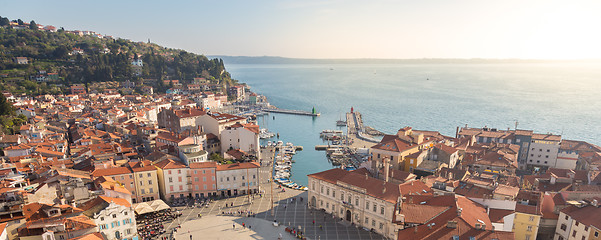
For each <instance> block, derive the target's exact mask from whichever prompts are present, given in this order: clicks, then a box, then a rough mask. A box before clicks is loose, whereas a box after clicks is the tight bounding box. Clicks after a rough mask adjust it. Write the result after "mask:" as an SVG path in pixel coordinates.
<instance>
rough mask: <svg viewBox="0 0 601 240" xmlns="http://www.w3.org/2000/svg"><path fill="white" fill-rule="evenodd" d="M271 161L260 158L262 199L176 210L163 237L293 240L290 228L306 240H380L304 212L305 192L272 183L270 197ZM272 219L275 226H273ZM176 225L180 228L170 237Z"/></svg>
mask: <svg viewBox="0 0 601 240" xmlns="http://www.w3.org/2000/svg"><path fill="white" fill-rule="evenodd" d="M266 155H267V154H263V155H262V156H266ZM272 159H273V158H272V157H267V158H265V159H263V162H264V164H263V166H262V167H261V169H260V174H261V176H260V181H261V189H262V191H264V194H262V197H260V196H259V195H258V194H257V195H253V196H252V197H250V198H249V196H248V195H242V196H237V197H232V198H227V199H221V200H216V201H213V202H212V203H210V204H209V205H208V206H205V207H202V208H198V207H178V208H177V210H179V211H180V212H181V213H182V214H183V215H182V216H181V217H179V218H178V219H176V220H174V221H173V222H169V223H166V224H165V227H166V230H167V233H166V234H165V235H163V236H165V237H175V238H176V240H188V239H190V235H192V238H193V240H199V239H277V238H278V237H279V233H282V236H283V237H284V239H293V236H292V235H291V234H289V233H286V232H285V231H284V229H285V227H293V228H295V229H300V230H301V231H302V232H303V233H304V236H305V237H306V238H307V239H384V238H383V237H382V236H381V235H378V234H375V233H371V232H369V231H366V230H364V229H359V228H356V227H354V226H352V225H350V224H348V222H345V221H342V220H340V219H338V218H337V219H334V218H332V216H331V215H329V214H325V213H324V212H322V211H315V210H310V209H308V207H307V192H305V191H298V190H292V189H288V188H286V191H285V192H282V189H281V188H277V184H273V186H274V189H273V194H271V193H270V186H271V184H270V183H268V181H267V180H268V179H269V174H270V173H271V164H270V162H271V161H272ZM267 162H269V163H267ZM272 196H273V210H271V209H272V208H271V205H272V204H271V197H272ZM301 198H303V201H301ZM226 204H227V207H226ZM251 212H252V213H254V217H253V216H250V217H246V214H245V213H251ZM238 213H243V214H242V215H239V214H238ZM199 214H201V215H200V217H199ZM274 220H275V221H276V222H277V223H278V224H279V225H280V226H279V227H274V226H273V222H274ZM242 223H245V225H251V229H248V228H242V225H241V224H242ZM233 224H236V229H234V228H233ZM177 226H181V228H179V229H178V230H177V232H175V233H173V234H171V233H172V232H173V229H174V228H176V227H177ZM320 226H321V228H320ZM188 232H189V233H188Z"/></svg>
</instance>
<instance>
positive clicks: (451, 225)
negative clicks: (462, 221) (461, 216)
mask: <svg viewBox="0 0 601 240" xmlns="http://www.w3.org/2000/svg"><path fill="white" fill-rule="evenodd" d="M447 228H453V229H455V228H457V221H448V222H447Z"/></svg>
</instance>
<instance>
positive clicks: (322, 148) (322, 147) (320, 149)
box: [315, 145, 343, 151]
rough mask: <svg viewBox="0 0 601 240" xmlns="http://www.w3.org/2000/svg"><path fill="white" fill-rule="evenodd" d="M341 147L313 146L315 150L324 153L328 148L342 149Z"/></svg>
mask: <svg viewBox="0 0 601 240" xmlns="http://www.w3.org/2000/svg"><path fill="white" fill-rule="evenodd" d="M342 147H343V146H342V145H315V150H317V151H325V150H326V149H328V148H342Z"/></svg>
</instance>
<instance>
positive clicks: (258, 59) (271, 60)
mask: <svg viewBox="0 0 601 240" xmlns="http://www.w3.org/2000/svg"><path fill="white" fill-rule="evenodd" d="M207 57H209V58H220V59H223V61H224V63H225V64H464V63H467V64H500V63H601V59H583V60H545V59H486V58H469V59H468V58H420V59H377V58H356V59H316V58H286V57H276V56H225V55H208V56H207Z"/></svg>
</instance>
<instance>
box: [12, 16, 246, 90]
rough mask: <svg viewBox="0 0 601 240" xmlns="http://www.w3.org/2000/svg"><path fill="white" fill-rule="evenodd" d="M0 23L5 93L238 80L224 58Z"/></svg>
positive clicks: (78, 32) (98, 35)
mask: <svg viewBox="0 0 601 240" xmlns="http://www.w3.org/2000/svg"><path fill="white" fill-rule="evenodd" d="M4 19H5V18H4ZM0 23H2V24H0V25H3V26H1V27H0V79H1V81H2V83H3V84H2V85H1V86H0V90H9V91H11V92H13V93H27V94H42V93H60V92H65V90H66V87H67V86H69V85H70V84H74V83H84V84H90V83H95V82H110V81H117V82H124V81H128V80H129V81H131V82H134V83H137V84H136V85H137V86H140V85H142V83H143V82H144V83H146V84H151V85H154V87H155V88H156V90H157V91H159V92H164V91H165V90H166V88H168V87H169V86H164V85H163V81H161V80H169V79H173V80H180V81H181V82H183V83H186V82H190V81H192V79H194V78H200V77H202V78H205V79H207V80H208V81H211V82H213V83H220V84H230V83H232V81H235V80H232V79H231V76H230V74H229V73H228V72H227V71H226V70H225V67H224V64H223V61H222V60H221V59H209V58H207V57H205V56H203V55H197V54H193V53H189V52H186V51H184V50H178V49H170V48H165V47H162V46H159V45H157V44H154V43H144V42H133V41H130V40H125V39H119V38H117V39H115V38H112V37H107V36H102V35H100V34H96V33H93V32H88V31H65V30H63V29H58V30H53V29H47V28H46V27H44V28H42V27H43V26H41V25H37V24H35V22H33V21H32V22H31V23H34V25H31V24H28V23H23V22H22V21H20V20H19V21H18V22H17V21H12V22H10V24H9V25H6V22H5V21H1V22H0ZM35 25H37V26H35ZM138 59H140V60H142V61H141V62H139V63H141V64H139V65H138V66H136V65H134V64H133V63H134V62H138V61H137V60H138ZM25 62H26V63H25ZM140 65H142V66H140ZM142 79H151V80H150V81H142Z"/></svg>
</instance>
